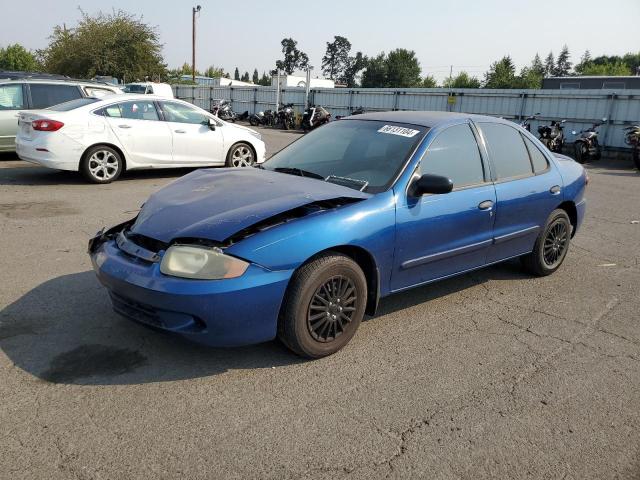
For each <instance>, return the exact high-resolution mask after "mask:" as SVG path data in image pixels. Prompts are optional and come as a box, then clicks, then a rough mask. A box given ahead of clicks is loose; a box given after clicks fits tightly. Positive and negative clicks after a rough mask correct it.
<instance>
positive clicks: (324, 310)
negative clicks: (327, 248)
mask: <svg viewBox="0 0 640 480" xmlns="http://www.w3.org/2000/svg"><path fill="white" fill-rule="evenodd" d="M366 302H367V281H366V278H365V276H364V273H362V269H361V268H360V267H359V266H358V264H357V263H355V262H354V261H353V260H352V259H351V258H349V257H346V256H344V255H340V254H338V253H331V252H329V253H327V254H324V255H322V256H320V257H318V258H316V259H315V260H313V261H311V262H309V263H307V264H305V265H303V266H302V267H301V268H300V269H299V270H298V271H296V273H295V274H294V275H293V278H292V279H291V283H290V285H289V288H288V290H287V294H286V296H285V300H284V303H283V308H282V312H281V315H280V319H279V321H278V337H279V338H280V340H281V341H282V342H283V343H284V344H285V345H286V346H287V347H289V348H290V349H291V350H293V351H294V352H295V353H297V354H298V355H301V356H304V357H308V358H320V357H325V356H327V355H331V354H333V353H335V352H337V351H338V350H340V349H341V348H342V347H344V346H345V345H346V344H347V343H349V341H350V340H351V338H352V337H353V335H354V334H355V332H356V330H357V329H358V326H359V325H360V322H361V321H362V317H363V316H364V310H365V306H366Z"/></svg>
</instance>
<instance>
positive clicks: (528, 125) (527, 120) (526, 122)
mask: <svg viewBox="0 0 640 480" xmlns="http://www.w3.org/2000/svg"><path fill="white" fill-rule="evenodd" d="M538 115H540V114H539V113H536V114H535V115H531V116H529V117H527V118H525V119H524V120H523V121H522V122H520V126H521V127H522V128H524V129H525V130H527V131H528V132H530V131H531V120H535V119H536V117H537V116H538Z"/></svg>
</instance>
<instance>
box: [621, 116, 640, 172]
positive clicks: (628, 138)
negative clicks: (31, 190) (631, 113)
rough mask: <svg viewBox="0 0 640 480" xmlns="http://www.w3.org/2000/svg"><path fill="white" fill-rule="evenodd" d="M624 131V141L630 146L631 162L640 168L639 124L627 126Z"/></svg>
mask: <svg viewBox="0 0 640 480" xmlns="http://www.w3.org/2000/svg"><path fill="white" fill-rule="evenodd" d="M624 132H625V134H624V143H626V144H627V145H629V146H630V147H631V156H632V158H633V163H634V164H635V166H636V168H637V169H638V170H640V125H632V126H630V127H627V128H625V129H624Z"/></svg>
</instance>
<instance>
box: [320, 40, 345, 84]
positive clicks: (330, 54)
mask: <svg viewBox="0 0 640 480" xmlns="http://www.w3.org/2000/svg"><path fill="white" fill-rule="evenodd" d="M350 51H351V42H350V41H349V40H347V39H346V38H345V37H341V36H339V35H336V36H334V37H333V42H327V50H326V52H325V54H324V57H322V73H323V74H324V75H325V76H326V77H329V78H330V79H331V80H343V79H344V78H345V76H346V75H345V74H346V70H347V68H348V67H349V52H350Z"/></svg>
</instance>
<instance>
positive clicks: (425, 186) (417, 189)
mask: <svg viewBox="0 0 640 480" xmlns="http://www.w3.org/2000/svg"><path fill="white" fill-rule="evenodd" d="M451 190H453V182H452V181H451V179H449V178H447V177H443V176H442V175H433V174H431V173H425V174H424V175H422V176H421V177H420V178H418V179H416V180H414V181H413V183H412V184H411V187H410V189H409V191H410V193H411V195H412V196H415V197H420V196H422V195H425V194H427V193H433V194H442V193H449V192H450V191H451Z"/></svg>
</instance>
